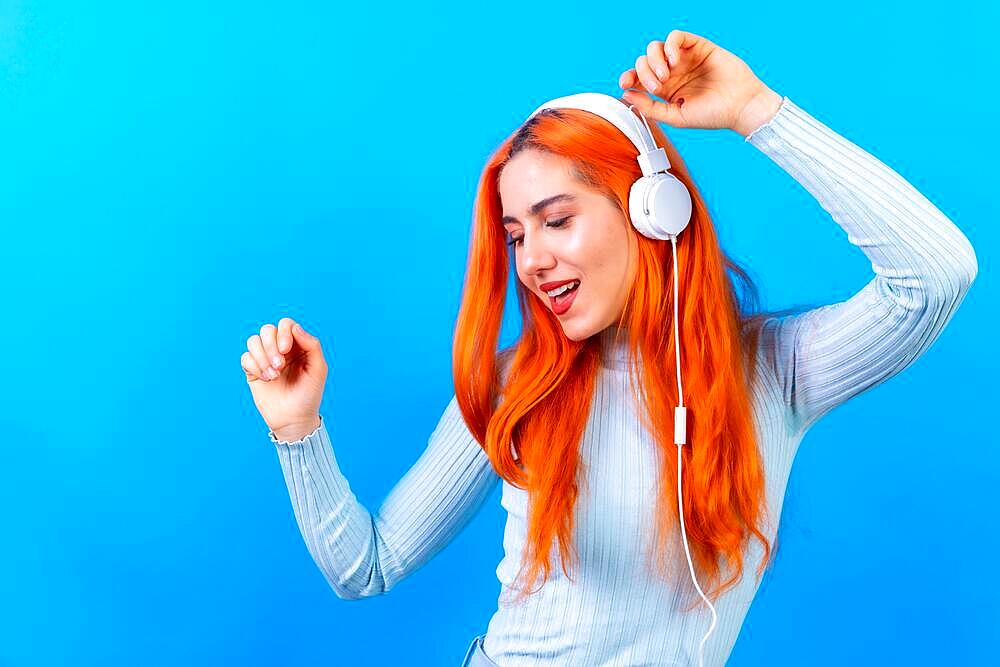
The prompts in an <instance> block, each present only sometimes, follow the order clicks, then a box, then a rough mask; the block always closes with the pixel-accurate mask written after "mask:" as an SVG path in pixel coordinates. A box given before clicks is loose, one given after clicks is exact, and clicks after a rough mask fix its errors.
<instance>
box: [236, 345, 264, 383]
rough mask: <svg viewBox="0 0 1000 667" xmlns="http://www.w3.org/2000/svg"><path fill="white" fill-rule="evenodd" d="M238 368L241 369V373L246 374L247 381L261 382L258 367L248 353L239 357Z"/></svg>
mask: <svg viewBox="0 0 1000 667" xmlns="http://www.w3.org/2000/svg"><path fill="white" fill-rule="evenodd" d="M240 366H242V367H243V371H244V372H245V373H246V374H247V381H248V382H253V381H254V380H261V379H263V378H262V377H261V370H260V366H258V365H257V362H256V361H255V360H254V358H253V355H252V354H250V353H249V352H244V353H243V356H242V357H240Z"/></svg>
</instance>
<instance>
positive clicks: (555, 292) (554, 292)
mask: <svg viewBox="0 0 1000 667" xmlns="http://www.w3.org/2000/svg"><path fill="white" fill-rule="evenodd" d="M579 284H580V281H579V280H574V281H573V282H571V283H566V284H565V285H563V286H562V287H557V288H555V289H554V290H552V291H550V292H546V294H548V295H549V296H551V297H557V296H559V295H560V294H562V293H563V292H565V291H566V290H568V289H571V288H573V287H576V286H577V285H579Z"/></svg>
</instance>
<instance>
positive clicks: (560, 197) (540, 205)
mask: <svg viewBox="0 0 1000 667" xmlns="http://www.w3.org/2000/svg"><path fill="white" fill-rule="evenodd" d="M560 201H568V202H574V201H576V197H575V196H574V195H571V194H567V193H565V192H563V193H560V194H557V195H552V196H551V197H546V198H545V199H543V200H541V201H539V202H535V203H534V204H532V205H531V208H530V209H528V213H530V214H531V215H533V216H535V215H538V214H539V213H540V212H541V211H542V210H543V209H544V208H545V207H546V206H548V205H549V204H555V203H556V202H560ZM501 222H502V223H503V224H505V225H506V224H508V223H510V222H516V223H518V224H521V221H520V220H518V219H517V218H515V217H514V216H512V215H505V216H504V217H503V219H502V220H501Z"/></svg>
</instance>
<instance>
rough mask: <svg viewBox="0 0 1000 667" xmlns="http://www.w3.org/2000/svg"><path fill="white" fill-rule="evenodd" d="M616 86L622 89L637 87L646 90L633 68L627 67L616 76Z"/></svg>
mask: <svg viewBox="0 0 1000 667" xmlns="http://www.w3.org/2000/svg"><path fill="white" fill-rule="evenodd" d="M618 87H619V88H621V89H622V90H624V89H626V88H637V89H639V90H646V88H645V86H643V85H642V82H641V81H639V75H638V74H636V71H635V69H634V68H633V69H627V70H625V71H624V72H622V74H621V76H619V77H618Z"/></svg>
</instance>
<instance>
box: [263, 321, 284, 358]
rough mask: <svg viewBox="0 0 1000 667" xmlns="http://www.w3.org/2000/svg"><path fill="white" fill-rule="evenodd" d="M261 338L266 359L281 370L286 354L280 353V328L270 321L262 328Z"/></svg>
mask: <svg viewBox="0 0 1000 667" xmlns="http://www.w3.org/2000/svg"><path fill="white" fill-rule="evenodd" d="M260 340H261V342H262V343H263V345H264V352H265V353H266V355H267V356H266V357H265V359H266V360H267V362H268V364H270V366H271V367H272V368H274V369H275V370H281V366H282V364H284V363H285V358H284V355H282V354H279V353H278V328H277V327H276V326H274V325H273V324H271V323H270V322H269V323H267V324H265V325H264V326H262V327H261V328H260Z"/></svg>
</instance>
